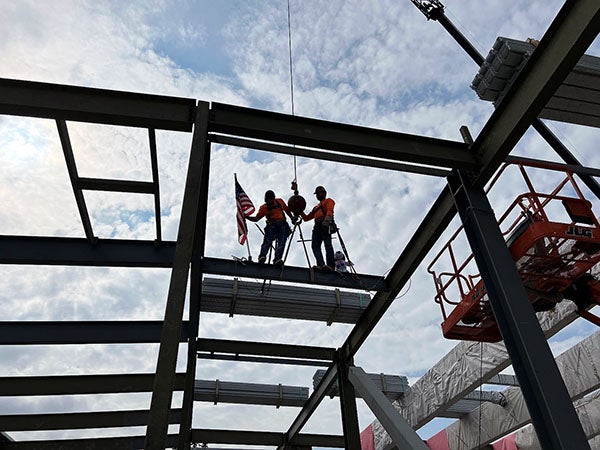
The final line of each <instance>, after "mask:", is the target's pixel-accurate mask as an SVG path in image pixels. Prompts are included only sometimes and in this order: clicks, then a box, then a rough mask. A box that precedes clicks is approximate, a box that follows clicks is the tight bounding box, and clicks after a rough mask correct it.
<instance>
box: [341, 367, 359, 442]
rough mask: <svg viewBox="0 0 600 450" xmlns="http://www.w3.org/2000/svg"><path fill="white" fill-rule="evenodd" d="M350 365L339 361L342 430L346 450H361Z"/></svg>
mask: <svg viewBox="0 0 600 450" xmlns="http://www.w3.org/2000/svg"><path fill="white" fill-rule="evenodd" d="M350 364H352V363H351V362H350V363H346V362H345V361H343V360H338V363H337V365H338V371H337V373H338V380H337V382H338V389H339V391H340V408H341V413H342V428H343V431H344V443H345V448H346V449H350V450H354V449H356V450H360V430H359V428H358V413H357V411H356V394H355V392H354V386H353V385H352V383H351V382H350V379H349V378H348V375H349V372H348V371H349V369H350Z"/></svg>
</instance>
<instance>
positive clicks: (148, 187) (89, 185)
mask: <svg viewBox="0 0 600 450" xmlns="http://www.w3.org/2000/svg"><path fill="white" fill-rule="evenodd" d="M76 184H77V187H79V189H83V190H87V191H107V192H131V193H134V194H154V192H155V191H156V186H155V185H154V183H152V182H150V181H129V180H107V179H101V178H81V177H80V178H78V179H77V183H76Z"/></svg>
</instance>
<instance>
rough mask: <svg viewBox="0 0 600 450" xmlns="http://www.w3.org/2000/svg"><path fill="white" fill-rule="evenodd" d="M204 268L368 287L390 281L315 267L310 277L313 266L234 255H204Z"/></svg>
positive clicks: (212, 271) (239, 274) (383, 286)
mask: <svg viewBox="0 0 600 450" xmlns="http://www.w3.org/2000/svg"><path fill="white" fill-rule="evenodd" d="M202 271H203V272H204V273H205V274H212V275H228V276H232V277H242V278H254V279H267V280H279V281H287V282H290V283H302V284H313V285H323V286H332V287H341V288H350V289H364V290H367V291H371V290H376V291H385V290H387V285H386V283H385V280H384V278H383V277H380V276H377V275H365V274H358V276H357V277H356V278H357V279H355V278H353V277H352V276H350V274H348V276H340V274H339V273H337V272H325V271H314V272H313V275H314V277H313V278H314V279H313V280H311V278H310V270H309V269H306V268H303V267H295V266H285V267H283V269H282V268H281V267H277V266H274V265H268V264H258V263H253V262H243V263H242V262H238V261H235V260H233V259H231V260H229V259H218V258H203V259H202Z"/></svg>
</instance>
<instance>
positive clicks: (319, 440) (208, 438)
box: [192, 428, 344, 448]
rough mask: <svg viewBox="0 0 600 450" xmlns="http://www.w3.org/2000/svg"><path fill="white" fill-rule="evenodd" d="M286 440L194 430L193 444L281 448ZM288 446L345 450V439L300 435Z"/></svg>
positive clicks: (274, 436)
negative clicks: (342, 449) (341, 449)
mask: <svg viewBox="0 0 600 450" xmlns="http://www.w3.org/2000/svg"><path fill="white" fill-rule="evenodd" d="M284 439H285V436H284V434H283V433H277V432H271V431H238V430H207V429H198V428H195V429H192V442H193V443H195V444H237V445H268V446H281V445H283V444H284V442H285V441H284ZM288 444H289V445H293V446H309V447H334V448H343V447H344V437H343V436H335V435H328V434H300V435H298V436H296V438H295V439H294V440H293V441H291V442H288Z"/></svg>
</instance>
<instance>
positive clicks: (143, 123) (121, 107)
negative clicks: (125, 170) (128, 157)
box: [0, 78, 196, 131]
mask: <svg viewBox="0 0 600 450" xmlns="http://www.w3.org/2000/svg"><path fill="white" fill-rule="evenodd" d="M195 112H196V101H195V100H194V99H191V98H182V97H167V96H163V95H150V94H138V93H132V92H122V91H111V90H107V89H95V88H86V87H79V86H67V85H62V84H51V83H39V82H35V81H22V80H11V79H7V78H0V114H7V115H15V116H31V117H41V118H45V119H59V120H72V121H76V122H93V123H102V124H107V125H122V126H130V127H142V128H157V129H163V130H175V131H191V130H192V123H193V120H194V115H195Z"/></svg>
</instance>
